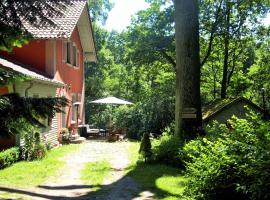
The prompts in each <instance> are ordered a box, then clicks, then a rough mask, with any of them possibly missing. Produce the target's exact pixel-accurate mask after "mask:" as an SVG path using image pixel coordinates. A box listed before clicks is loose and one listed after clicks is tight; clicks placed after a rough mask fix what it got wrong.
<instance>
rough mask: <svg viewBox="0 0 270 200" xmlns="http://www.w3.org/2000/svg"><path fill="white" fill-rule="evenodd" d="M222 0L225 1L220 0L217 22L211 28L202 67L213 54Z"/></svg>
mask: <svg viewBox="0 0 270 200" xmlns="http://www.w3.org/2000/svg"><path fill="white" fill-rule="evenodd" d="M222 2H223V1H220V4H219V6H218V9H217V12H216V13H215V22H214V23H213V25H212V28H211V33H210V39H209V43H208V49H207V52H206V55H205V57H204V58H203V60H202V62H201V63H200V67H202V66H203V65H204V64H205V62H206V61H207V59H208V57H209V56H210V54H211V51H212V46H213V41H214V38H215V36H214V35H215V32H216V28H217V24H218V19H219V13H220V11H221V5H222Z"/></svg>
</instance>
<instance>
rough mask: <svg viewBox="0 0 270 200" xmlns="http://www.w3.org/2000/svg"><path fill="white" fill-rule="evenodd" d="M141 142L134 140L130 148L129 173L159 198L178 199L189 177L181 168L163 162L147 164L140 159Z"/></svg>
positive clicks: (166, 199) (181, 197)
mask: <svg viewBox="0 0 270 200" xmlns="http://www.w3.org/2000/svg"><path fill="white" fill-rule="evenodd" d="M139 146H140V143H138V142H132V143H131V144H130V148H129V158H130V160H131V164H130V166H129V167H128V172H129V173H128V175H129V176H131V177H132V178H134V179H135V180H136V181H137V182H138V183H140V184H141V185H142V186H143V187H144V189H145V190H149V191H151V192H152V193H154V194H155V196H156V198H157V199H165V200H176V199H182V200H184V199H185V198H184V197H183V196H182V195H183V192H184V189H185V182H186V181H187V178H185V177H184V175H183V174H182V171H181V170H180V169H177V168H174V167H169V166H167V165H163V164H145V163H143V162H137V161H138V160H139V154H138V150H139Z"/></svg>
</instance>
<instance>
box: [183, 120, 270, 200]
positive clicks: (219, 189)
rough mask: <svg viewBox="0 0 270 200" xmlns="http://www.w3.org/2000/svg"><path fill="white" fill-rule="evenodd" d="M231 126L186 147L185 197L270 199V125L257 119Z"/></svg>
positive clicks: (233, 122)
mask: <svg viewBox="0 0 270 200" xmlns="http://www.w3.org/2000/svg"><path fill="white" fill-rule="evenodd" d="M229 123H230V127H229V128H227V127H226V126H225V125H220V126H217V125H215V126H212V127H211V128H208V134H209V136H208V137H204V138H199V139H197V140H193V141H190V142H189V143H188V144H186V145H185V146H184V148H183V152H184V153H185V154H186V156H187V158H188V160H186V161H187V166H186V167H187V174H188V177H189V181H188V183H187V187H186V194H187V195H188V196H190V197H192V198H194V199H199V200H200V199H203V200H204V199H205V200H206V199H207V200H214V199H239V200H241V199H252V200H255V199H256V200H257V199H265V200H266V199H270V181H269V180H270V153H269V152H270V123H269V122H264V121H262V120H260V119H259V118H258V117H256V116H254V115H252V116H249V118H248V119H237V118H233V119H232V120H231V121H229ZM217 133H218V134H217ZM216 135H218V136H216Z"/></svg>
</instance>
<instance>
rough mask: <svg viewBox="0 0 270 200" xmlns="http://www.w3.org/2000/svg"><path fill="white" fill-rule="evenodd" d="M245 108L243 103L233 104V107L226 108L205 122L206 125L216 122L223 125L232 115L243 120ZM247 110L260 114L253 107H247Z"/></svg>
mask: <svg viewBox="0 0 270 200" xmlns="http://www.w3.org/2000/svg"><path fill="white" fill-rule="evenodd" d="M245 106H247V104H246V103H245V102H243V101H239V102H237V103H234V104H233V105H231V106H228V107H226V108H225V109H224V110H222V111H221V112H219V113H217V114H216V115H215V116H214V117H213V118H211V119H210V120H208V121H206V123H209V122H212V121H214V120H216V121H218V122H219V123H223V124H225V123H226V122H227V120H228V119H230V118H231V117H232V116H233V115H234V116H236V117H238V118H242V119H245V118H246V113H247V110H246V108H245ZM249 108H251V109H252V110H253V111H254V112H258V113H259V112H260V111H259V110H257V109H256V108H254V107H249Z"/></svg>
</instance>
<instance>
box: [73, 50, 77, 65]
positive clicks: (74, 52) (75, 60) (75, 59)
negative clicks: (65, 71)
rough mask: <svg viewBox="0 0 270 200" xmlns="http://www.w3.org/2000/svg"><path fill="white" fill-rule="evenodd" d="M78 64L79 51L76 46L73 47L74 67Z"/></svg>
mask: <svg viewBox="0 0 270 200" xmlns="http://www.w3.org/2000/svg"><path fill="white" fill-rule="evenodd" d="M76 63H77V50H76V46H73V66H76Z"/></svg>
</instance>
